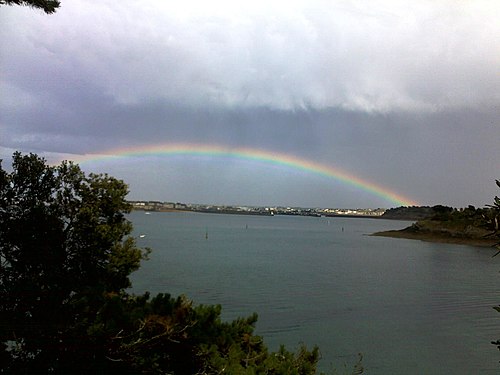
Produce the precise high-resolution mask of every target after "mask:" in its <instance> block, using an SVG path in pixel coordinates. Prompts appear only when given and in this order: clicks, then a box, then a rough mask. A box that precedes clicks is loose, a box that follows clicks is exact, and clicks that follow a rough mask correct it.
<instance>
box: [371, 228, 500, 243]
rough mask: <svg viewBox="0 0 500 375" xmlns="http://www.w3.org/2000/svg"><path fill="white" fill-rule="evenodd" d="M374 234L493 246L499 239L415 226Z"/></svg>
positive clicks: (375, 234) (427, 240) (374, 234)
mask: <svg viewBox="0 0 500 375" xmlns="http://www.w3.org/2000/svg"><path fill="white" fill-rule="evenodd" d="M372 236H379V237H392V238H405V239H410V240H420V241H426V242H439V243H449V244H458V245H469V246H480V247H493V246H494V245H495V243H497V242H498V239H492V238H484V237H476V236H474V237H467V236H464V235H463V234H462V235H457V234H456V233H450V232H448V231H418V230H415V229H414V227H413V226H411V227H408V228H405V229H402V230H388V231H383V232H377V233H373V234H372Z"/></svg>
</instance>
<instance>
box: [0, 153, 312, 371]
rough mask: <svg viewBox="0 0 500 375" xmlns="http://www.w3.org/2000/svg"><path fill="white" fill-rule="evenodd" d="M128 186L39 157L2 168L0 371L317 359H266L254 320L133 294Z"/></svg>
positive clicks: (282, 363)
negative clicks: (228, 318) (228, 317)
mask: <svg viewBox="0 0 500 375" xmlns="http://www.w3.org/2000/svg"><path fill="white" fill-rule="evenodd" d="M126 194H127V186H126V185H125V184H124V183H123V182H122V181H120V180H116V179H114V178H112V177H109V176H107V175H95V174H90V175H86V174H85V173H83V172H82V171H81V170H80V168H79V167H78V166H77V165H74V164H72V163H68V162H63V163H61V164H60V165H59V166H48V165H47V164H46V162H45V160H44V159H42V158H39V157H38V156H36V155H33V154H30V155H21V154H20V153H15V154H14V156H13V163H12V172H10V173H8V172H7V171H5V170H4V169H3V168H2V166H1V163H0V267H1V268H0V299H1V301H2V303H1V304H0V373H4V374H10V373H16V374H17V373H55V374H88V373H106V374H107V373H120V374H127V373H131V374H132V373H133V374H136V373H149V374H216V373H230V374H260V373H267V374H277V375H278V374H283V375H285V374H286V375H289V374H297V375H298V374H301V375H308V374H314V373H315V372H316V364H317V361H318V359H319V351H318V349H317V348H314V349H313V350H312V351H309V350H307V349H306V348H305V347H301V348H300V349H299V351H298V352H297V353H291V352H288V351H287V350H286V349H285V348H283V347H282V348H280V350H279V351H278V352H276V353H270V352H268V349H267V347H266V346H265V344H264V342H263V340H262V338H261V337H259V336H256V335H254V334H253V332H254V326H255V323H256V321H257V315H252V316H250V317H247V318H241V319H237V320H234V321H232V322H223V321H222V320H221V318H220V314H221V308H220V306H203V305H201V306H195V305H193V303H192V302H191V301H189V300H188V299H186V298H185V297H178V298H172V297H171V296H170V295H168V294H159V295H158V296H156V297H154V298H150V296H149V294H147V293H146V294H145V295H142V296H134V295H129V294H127V293H126V292H125V289H126V288H127V287H129V286H130V281H129V278H128V277H129V275H130V273H131V272H133V271H134V270H136V269H137V268H138V267H139V265H140V261H141V260H142V259H144V258H145V257H146V256H147V252H148V251H147V250H143V249H140V248H138V247H137V246H136V243H135V241H134V239H133V238H132V237H130V236H129V235H130V233H131V230H132V226H131V224H130V222H129V221H128V220H127V219H126V217H125V214H126V213H128V212H129V210H130V205H129V204H128V203H127V202H126V201H125V196H126Z"/></svg>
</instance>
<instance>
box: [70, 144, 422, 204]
mask: <svg viewBox="0 0 500 375" xmlns="http://www.w3.org/2000/svg"><path fill="white" fill-rule="evenodd" d="M172 155H190V156H211V157H224V158H236V159H243V160H250V161H257V162H263V163H269V164H273V165H277V166H283V167H288V168H292V169H296V170H301V171H305V172H308V173H314V174H316V175H320V176H324V177H328V178H333V179H335V180H337V181H340V182H342V183H344V184H346V185H350V186H354V187H356V188H358V189H360V190H362V191H366V192H368V193H371V194H374V195H376V196H379V197H381V198H383V199H385V200H388V201H390V202H392V203H394V204H396V205H398V206H417V205H418V203H417V202H416V201H414V200H412V199H410V198H408V197H405V196H403V195H400V194H398V193H396V192H394V191H391V190H390V189H388V188H386V187H383V186H380V185H377V184H374V183H372V182H370V181H367V180H364V179H361V178H359V177H356V176H354V175H352V174H349V173H347V172H345V171H343V170H341V169H339V168H336V167H332V166H329V165H325V164H320V163H317V162H313V161H311V160H307V159H303V158H298V157H295V156H292V155H288V154H282V153H277V152H269V151H264V150H260V149H255V148H245V147H237V148H231V147H227V146H220V145H203V144H192V143H174V144H172V143H167V144H160V145H149V146H141V147H129V148H121V149H120V148H118V149H111V150H108V151H106V152H105V153H103V154H87V155H84V156H81V157H78V158H76V160H75V161H76V162H79V163H86V162H92V161H103V160H120V159H122V158H126V157H145V156H172Z"/></svg>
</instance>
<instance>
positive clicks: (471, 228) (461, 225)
mask: <svg viewBox="0 0 500 375" xmlns="http://www.w3.org/2000/svg"><path fill="white" fill-rule="evenodd" d="M496 183H497V185H498V186H499V187H500V182H499V181H498V180H497V181H496ZM499 204H500V201H499V198H498V197H495V200H494V204H493V205H488V206H486V207H484V208H476V207H474V206H468V207H466V208H462V209H456V208H452V207H447V206H441V205H438V206H434V207H401V208H396V209H392V210H389V218H394V219H395V218H400V219H401V220H404V218H405V217H407V218H409V217H412V215H414V214H416V215H417V217H418V216H419V215H420V216H421V218H420V219H418V221H417V222H416V223H414V224H412V225H411V226H409V227H407V228H405V229H402V230H393V231H385V232H378V233H374V235H375V236H384V237H397V238H408V239H418V240H424V241H432V242H448V243H457V244H468V245H475V246H495V245H497V244H498V242H499V241H500V238H499V237H500V236H499V231H498V225H499V224H498V222H499V217H500V216H499V207H500V205H499Z"/></svg>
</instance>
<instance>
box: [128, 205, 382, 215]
mask: <svg viewBox="0 0 500 375" xmlns="http://www.w3.org/2000/svg"><path fill="white" fill-rule="evenodd" d="M129 203H131V204H132V207H133V209H134V210H143V211H157V212H168V211H191V212H205V213H221V214H239V215H268V216H273V215H297V216H344V217H380V216H382V215H383V214H384V212H385V211H386V210H385V208H374V209H373V208H358V209H345V208H302V207H258V206H219V205H206V204H192V203H189V204H187V203H178V202H177V203H174V202H158V201H131V202H129Z"/></svg>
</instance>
